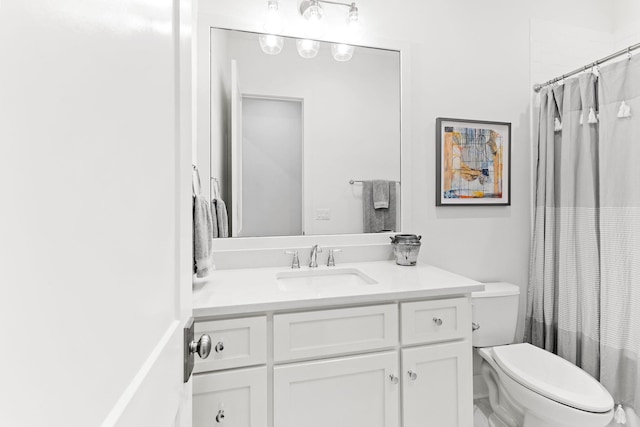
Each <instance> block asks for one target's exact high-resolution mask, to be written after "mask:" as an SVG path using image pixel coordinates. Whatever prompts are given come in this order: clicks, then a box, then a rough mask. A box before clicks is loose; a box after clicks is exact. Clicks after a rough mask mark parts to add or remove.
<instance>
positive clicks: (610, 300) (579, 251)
mask: <svg viewBox="0 0 640 427" xmlns="http://www.w3.org/2000/svg"><path fill="white" fill-rule="evenodd" d="M623 101H624V104H623ZM598 111H599V114H597V113H598ZM629 112H630V114H629ZM537 142H538V161H537V175H536V205H535V218H534V229H533V240H532V250H531V263H530V271H529V288H528V299H527V313H526V327H525V339H526V340H527V341H529V342H531V343H532V344H534V345H537V346H539V347H542V348H545V349H547V350H549V351H552V352H555V353H557V354H558V355H560V356H562V357H564V358H565V359H567V360H569V361H571V362H573V363H575V364H576V365H578V366H580V367H582V368H583V369H584V370H586V371H587V372H589V373H590V374H591V375H593V376H594V377H596V378H598V379H600V381H601V382H602V383H603V384H604V386H605V387H606V388H607V389H608V390H609V391H610V392H611V394H612V395H613V397H614V399H615V400H616V401H617V402H622V403H623V404H625V405H628V406H630V407H632V408H635V409H636V411H637V410H638V409H640V388H639V383H640V371H639V370H638V358H639V355H640V60H639V57H634V58H632V59H630V60H624V61H621V62H618V63H615V64H612V65H609V66H606V67H603V68H602V70H601V71H600V77H599V78H598V79H596V77H595V76H593V75H592V74H585V75H581V76H579V77H578V78H574V79H570V80H566V81H565V83H564V85H560V86H556V87H553V88H546V89H543V91H541V93H540V114H539V126H538V141H537Z"/></svg>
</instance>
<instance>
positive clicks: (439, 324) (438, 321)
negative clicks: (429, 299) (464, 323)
mask: <svg viewBox="0 0 640 427" xmlns="http://www.w3.org/2000/svg"><path fill="white" fill-rule="evenodd" d="M433 323H435V324H436V326H442V319H441V318H439V317H434V318H433Z"/></svg>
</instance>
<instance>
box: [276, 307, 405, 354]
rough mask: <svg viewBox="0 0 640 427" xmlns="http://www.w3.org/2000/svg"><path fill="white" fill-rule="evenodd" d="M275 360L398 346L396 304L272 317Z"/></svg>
mask: <svg viewBox="0 0 640 427" xmlns="http://www.w3.org/2000/svg"><path fill="white" fill-rule="evenodd" d="M273 339H274V360H275V361H276V362H279V361H285V360H296V359H305V358H312V357H323V356H332V355H339V354H347V353H353V352H359V351H366V350H374V349H382V348H389V347H393V346H395V345H397V343H398V308H397V306H396V304H386V305H377V306H371V307H356V308H345V309H336V310H322V311H313V312H307V313H293V314H279V315H275V316H273Z"/></svg>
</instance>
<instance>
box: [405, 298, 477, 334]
mask: <svg viewBox="0 0 640 427" xmlns="http://www.w3.org/2000/svg"><path fill="white" fill-rule="evenodd" d="M401 316H402V332H401V336H402V344H420V343H429V342H437V341H448V340H455V339H463V338H469V337H470V336H471V306H470V304H469V299H468V298H454V299H446V300H434V301H419V302H408V303H404V304H402V305H401Z"/></svg>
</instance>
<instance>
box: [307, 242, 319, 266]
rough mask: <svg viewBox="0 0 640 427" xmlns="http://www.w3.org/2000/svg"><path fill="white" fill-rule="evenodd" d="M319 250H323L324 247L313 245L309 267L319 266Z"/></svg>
mask: <svg viewBox="0 0 640 427" xmlns="http://www.w3.org/2000/svg"><path fill="white" fill-rule="evenodd" d="M318 252H322V249H320V248H319V247H318V245H313V246H312V247H311V255H310V259H309V268H317V267H318Z"/></svg>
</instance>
